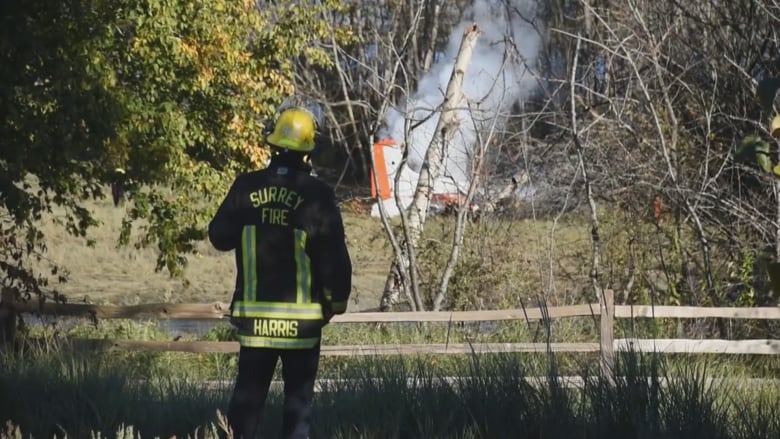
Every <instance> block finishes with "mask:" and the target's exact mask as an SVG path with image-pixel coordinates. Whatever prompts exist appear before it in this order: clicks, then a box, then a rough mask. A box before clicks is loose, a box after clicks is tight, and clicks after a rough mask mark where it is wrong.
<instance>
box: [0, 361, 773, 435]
mask: <svg viewBox="0 0 780 439" xmlns="http://www.w3.org/2000/svg"><path fill="white" fill-rule="evenodd" d="M530 358H535V360H530ZM452 361H454V362H455V363H456V366H457V368H455V369H453V368H452V367H451V366H452V365H450V366H448V367H446V368H444V367H441V366H440V365H438V364H436V363H434V362H432V361H430V359H429V358H419V357H418V358H401V357H395V356H388V357H369V358H365V359H362V360H357V361H354V362H351V363H350V365H349V367H344V368H342V369H340V373H339V375H338V376H337V377H335V379H332V380H324V381H323V382H322V383H321V386H320V388H319V392H318V394H317V396H316V398H315V418H314V431H313V434H312V437H316V438H505V437H506V438H509V437H512V438H526V437H527V438H531V437H533V438H564V437H566V438H568V437H581V438H627V437H631V438H683V437H684V438H685V439H697V438H707V439H711V438H714V439H718V438H738V439H742V438H744V439H747V438H772V437H780V388H778V386H777V384H774V383H772V382H763V383H762V384H761V385H750V384H749V383H748V382H740V381H738V380H737V381H713V380H711V379H710V377H711V376H712V375H713V373H712V371H710V370H709V369H708V367H706V366H703V365H690V366H678V365H675V366H674V367H672V366H669V365H668V364H667V363H665V362H664V361H663V359H662V358H661V357H658V356H654V355H646V354H633V353H629V354H621V355H620V356H619V357H618V361H617V362H616V371H615V372H616V376H617V378H616V379H615V380H614V381H610V380H607V379H605V378H603V377H600V376H599V375H598V374H597V373H595V372H594V371H593V370H590V369H589V366H586V365H583V367H582V370H581V373H580V374H579V377H575V378H578V379H577V380H576V382H575V383H574V385H572V384H571V382H569V381H566V380H564V379H561V378H560V377H559V376H558V369H557V364H556V363H557V360H556V356H553V355H550V356H549V357H547V358H546V359H544V358H543V357H539V356H537V357H523V356H516V355H515V356H508V355H499V354H495V355H491V354H486V355H479V356H476V355H475V356H469V357H465V358H460V359H457V360H452ZM0 362H1V364H0V366H2V368H1V369H0V422H6V421H9V420H10V421H12V423H13V424H14V425H16V426H18V428H19V430H20V431H21V433H22V434H23V435H24V437H34V438H50V437H54V436H57V437H65V436H66V435H67V437H71V438H81V437H90V436H91V435H93V434H94V435H96V434H98V433H99V434H100V435H101V437H104V438H109V437H121V438H124V437H128V438H131V437H132V438H135V437H143V438H152V437H165V438H167V437H171V436H172V435H176V436H177V437H180V438H181V437H186V436H187V435H193V437H194V432H195V431H196V430H199V434H198V437H213V435H212V433H213V432H214V431H215V430H216V427H215V425H216V424H217V422H218V419H217V411H218V410H221V411H223V412H224V410H225V407H226V405H227V401H228V398H229V393H230V384H229V383H230V381H231V379H232V378H233V377H232V376H225V377H223V378H224V382H223V383H222V384H221V385H214V384H213V383H211V384H209V383H206V382H204V381H201V380H198V379H193V378H192V377H191V376H189V375H188V374H187V373H186V369H182V370H179V369H177V368H176V367H175V364H172V365H171V367H170V368H169V369H159V370H156V371H155V372H154V375H151V376H147V377H145V379H138V373H137V371H136V370H133V369H131V366H130V365H129V364H128V363H125V362H116V361H113V360H112V357H110V356H106V355H102V354H101V355H96V354H94V353H87V352H80V351H78V350H74V349H70V348H68V347H67V346H60V347H59V348H58V349H36V348H31V349H27V350H25V351H23V352H19V353H15V354H9V355H6V356H5V357H2V358H1V359H0ZM532 363H537V364H532ZM542 368H546V370H547V371H548V373H547V376H541V377H538V376H532V375H531V374H530V372H531V371H536V370H540V369H542ZM453 371H455V372H457V374H455V375H453ZM280 416H281V395H279V394H278V393H272V394H271V397H270V399H269V401H268V405H267V410H266V412H265V413H264V418H263V425H262V431H263V437H269V438H270V437H278V434H279V424H280V422H279V421H280ZM126 425H129V426H132V429H131V430H127V429H126V428H125V429H123V427H122V426H126ZM128 431H129V433H128ZM0 437H3V435H2V434H0ZM8 437H13V436H11V435H10V434H9V436H8Z"/></svg>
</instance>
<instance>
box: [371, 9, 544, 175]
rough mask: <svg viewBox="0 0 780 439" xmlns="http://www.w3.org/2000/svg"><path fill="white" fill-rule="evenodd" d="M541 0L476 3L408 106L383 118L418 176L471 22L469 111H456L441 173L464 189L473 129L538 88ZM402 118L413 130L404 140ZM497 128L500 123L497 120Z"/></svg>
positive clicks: (504, 112)
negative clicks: (474, 34) (474, 35)
mask: <svg viewBox="0 0 780 439" xmlns="http://www.w3.org/2000/svg"><path fill="white" fill-rule="evenodd" d="M543 2H544V0H475V1H474V2H473V4H472V5H471V6H470V7H469V8H468V9H467V10H466V11H465V13H464V16H463V17H462V20H461V22H460V23H459V24H458V25H457V26H455V27H454V28H453V30H452V32H451V33H450V35H449V38H448V44H447V47H446V49H445V51H444V53H441V54H439V56H438V57H437V61H436V62H435V63H434V65H433V66H432V67H431V69H430V70H429V71H428V72H427V73H426V74H425V75H424V76H423V77H422V78H421V79H420V81H419V83H418V87H417V90H416V91H415V92H414V93H413V94H412V95H411V96H409V97H408V99H407V101H406V102H405V103H404V104H402V105H401V108H399V109H396V110H395V111H392V112H390V113H389V114H388V117H387V118H386V121H385V122H386V128H387V131H386V132H385V133H384V134H385V135H386V136H387V137H390V138H392V139H394V140H396V142H399V143H402V142H404V139H405V140H406V141H407V142H408V158H407V160H408V161H407V164H408V167H409V169H410V170H411V171H413V172H414V173H419V171H420V168H421V167H422V163H423V159H424V157H425V151H426V149H427V148H428V145H429V144H430V142H431V139H432V137H433V131H434V130H435V128H436V124H437V122H438V119H439V114H438V113H436V114H433V115H431V114H432V113H433V112H434V111H435V110H436V109H437V108H439V107H440V106H441V104H442V100H443V97H444V93H445V90H446V88H447V83H448V82H449V79H450V75H451V73H452V68H453V64H454V62H455V57H456V56H457V53H458V49H459V47H460V43H461V40H462V38H463V33H464V30H465V28H466V26H469V25H471V24H473V23H476V24H477V26H478V27H479V29H480V30H481V32H482V33H481V35H480V36H479V39H478V40H477V45H476V47H475V49H474V53H473V56H472V59H471V63H470V64H469V67H468V69H467V71H466V75H465V77H464V83H463V92H464V94H465V96H466V99H467V100H468V102H469V103H470V107H471V108H470V109H468V108H465V107H466V105H465V103H464V105H462V107H463V109H461V110H459V114H458V115H457V120H458V121H459V128H458V131H457V132H456V133H455V134H454V136H453V138H452V140H451V142H450V143H449V144H448V145H447V150H446V151H445V157H446V158H445V162H444V165H445V168H444V174H445V176H446V177H449V179H451V180H452V181H454V183H455V184H456V185H457V186H458V188H459V189H460V190H464V189H465V187H466V185H467V184H468V180H469V174H470V163H471V158H472V152H473V148H474V145H475V142H476V139H477V137H476V130H477V129H480V128H481V127H485V126H486V125H487V124H491V123H492V122H493V121H494V120H495V118H500V119H504V118H505V117H506V115H507V114H508V111H509V110H510V109H511V108H512V106H513V105H514V104H516V103H518V102H522V101H523V100H524V99H527V98H528V97H529V96H530V95H531V94H532V93H533V92H534V90H535V89H536V88H537V81H536V79H535V77H534V67H535V66H536V61H537V54H538V52H539V49H540V47H541V44H542V35H541V32H542V28H541V20H540V19H539V18H538V17H540V16H541V11H540V8H541V7H542V6H543ZM405 117H408V118H410V119H411V120H410V124H411V125H415V124H418V123H419V122H420V121H423V120H425V118H428V117H430V118H429V119H427V120H426V121H425V122H422V123H420V124H419V125H418V126H417V127H416V128H414V130H412V131H411V132H410V133H409V135H408V137H405V136H404V131H405ZM499 124H500V120H499Z"/></svg>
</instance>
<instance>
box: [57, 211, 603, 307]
mask: <svg viewBox="0 0 780 439" xmlns="http://www.w3.org/2000/svg"><path fill="white" fill-rule="evenodd" d="M89 208H90V209H91V210H92V211H93V212H94V215H95V216H96V218H97V219H98V221H100V225H99V226H98V227H95V228H93V229H91V230H90V232H89V235H88V239H90V240H93V241H94V245H93V246H88V245H87V243H86V240H85V239H83V238H76V237H73V236H70V235H68V234H67V233H66V232H65V231H64V230H63V229H62V228H61V227H59V226H56V225H55V224H53V223H52V222H51V218H49V219H48V220H46V221H45V222H44V224H43V229H44V232H45V233H46V236H47V240H48V241H47V242H48V249H49V253H48V257H49V258H50V260H51V262H53V263H55V264H58V265H60V266H62V267H64V268H65V269H66V270H67V272H68V273H69V281H68V282H67V283H64V284H59V285H56V288H57V290H58V291H59V292H61V293H62V294H64V295H65V296H67V297H68V298H69V300H71V301H82V300H86V301H89V302H91V303H101V304H118V305H126V304H137V303H152V302H212V301H227V300H229V298H230V296H231V292H232V290H233V282H234V276H235V274H234V273H235V272H234V270H235V268H234V260H233V255H232V253H221V252H218V251H216V250H214V249H213V248H211V246H210V245H209V244H208V243H207V242H202V243H200V244H199V246H198V248H199V254H197V255H191V256H190V257H189V265H188V268H187V270H186V273H185V275H184V277H183V278H171V277H170V276H169V275H168V274H167V273H166V272H155V270H154V268H155V257H156V253H155V249H154V248H146V249H135V248H134V247H132V246H129V247H118V246H117V242H118V237H119V229H120V226H121V222H122V218H123V215H124V213H125V209H124V208H122V207H119V208H115V207H114V206H113V205H112V204H111V201H110V200H97V201H95V202H93V203H92V204H91V205H90V206H89ZM344 221H345V228H346V233H347V240H348V246H349V249H350V253H351V256H352V259H353V268H354V275H353V276H354V277H353V285H354V288H353V294H352V301H351V303H350V310H352V311H358V310H366V309H371V308H374V307H376V306H377V304H378V301H379V296H380V294H381V291H382V289H383V287H384V281H385V275H386V273H387V269H388V267H389V263H390V260H391V257H392V251H391V248H390V245H389V244H388V242H387V239H386V236H385V232H384V229H383V227H382V224H381V222H380V221H379V219H376V218H371V217H369V216H367V215H366V214H364V213H357V212H354V213H353V212H351V211H349V210H345V213H344ZM451 227H452V221H451V220H450V219H447V218H434V219H432V220H431V221H429V224H428V226H427V229H426V234H425V238H426V239H425V240H424V244H423V249H422V251H421V256H420V260H421V261H422V263H421V271H422V272H423V277H424V278H427V279H429V282H427V283H426V285H428V287H431V288H432V287H433V285H434V284H435V283H436V282H438V279H439V277H440V274H439V273H440V270H441V266H442V264H443V263H444V261H446V255H447V251H448V249H449V246H450V240H451V238H450V233H451ZM551 227H552V222H550V221H531V220H519V221H499V220H491V221H481V222H479V223H475V224H472V225H471V226H470V227H469V228H468V231H469V232H468V235H467V240H466V243H465V246H464V247H465V251H464V252H463V254H462V256H461V260H462V263H461V264H460V265H459V269H458V271H457V272H456V277H455V279H454V280H453V284H452V287H451V289H452V291H454V293H453V294H454V295H455V296H458V297H460V296H471V294H467V293H468V292H469V291H470V290H472V289H473V288H479V289H480V291H475V292H474V294H473V295H474V296H475V297H476V298H477V299H475V300H471V299H468V300H466V302H468V303H466V302H464V301H462V300H461V301H459V302H458V306H464V307H496V306H504V305H506V306H514V305H516V304H517V301H516V300H515V299H516V298H521V299H523V300H535V299H533V298H535V297H537V296H538V295H540V294H541V293H542V292H547V293H550V294H551V295H552V296H554V297H555V298H560V300H561V301H565V302H571V301H574V300H576V299H578V298H580V293H579V291H578V288H579V287H578V286H577V285H583V283H582V279H583V276H584V275H585V272H586V268H587V267H586V265H587V264H586V263H585V262H586V259H584V258H586V257H587V253H586V252H587V251H588V248H589V241H588V238H587V235H586V228H585V226H584V224H577V223H576V222H575V223H571V224H564V223H561V224H558V225H557V226H556V235H555V239H554V241H553V245H552V246H551V244H550V230H551ZM553 255H554V257H552V256H553ZM550 270H552V273H553V277H552V279H554V282H551V281H550V279H551V277H550V272H551V271H550ZM424 286H425V285H424ZM488 296H489V297H490V299H489V300H488V299H486V297H488Z"/></svg>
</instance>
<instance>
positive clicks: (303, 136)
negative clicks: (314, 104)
mask: <svg viewBox="0 0 780 439" xmlns="http://www.w3.org/2000/svg"><path fill="white" fill-rule="evenodd" d="M315 131H317V122H316V120H315V118H314V116H313V115H312V114H311V113H310V112H308V111H306V110H304V109H302V108H288V109H286V110H284V111H282V114H280V115H279V118H278V119H276V123H275V124H274V130H273V132H272V133H271V134H269V135H268V137H267V138H266V140H267V141H268V143H270V144H271V145H273V146H276V147H279V148H285V149H288V150H290V151H298V152H311V151H313V150H314V146H315V145H314V133H315Z"/></svg>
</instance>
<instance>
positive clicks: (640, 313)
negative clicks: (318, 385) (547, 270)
mask: <svg viewBox="0 0 780 439" xmlns="http://www.w3.org/2000/svg"><path fill="white" fill-rule="evenodd" d="M8 303H9V301H8V300H5V301H4V306H6V308H8V307H9V305H8ZM10 308H11V309H12V311H13V312H14V313H33V314H39V315H49V316H79V317H87V318H92V319H97V320H101V319H120V318H121V319H138V318H156V319H189V320H224V319H226V318H227V317H226V313H227V310H228V305H227V304H224V303H213V304H168V303H160V304H143V305H133V306H102V305H90V304H70V303H52V302H46V303H42V304H41V303H39V302H36V301H27V302H12V303H11V304H10ZM568 317H593V318H594V319H595V318H596V317H598V321H599V326H600V327H599V342H592V343H446V344H442V343H432V344H370V345H340V346H323V347H322V354H323V355H325V356H352V355H383V354H401V355H404V354H464V353H497V352H547V351H553V352H600V353H601V358H602V362H603V365H604V366H605V367H608V366H609V365H611V364H612V359H613V355H614V352H615V351H624V350H634V351H645V352H648V351H649V352H660V353H689V354H697V353H715V354H750V355H756V354H758V355H777V354H780V340H778V339H760V340H756V339H753V340H722V339H700V340H696V339H625V338H624V339H616V338H615V337H614V335H615V333H614V320H615V319H642V318H651V319H652V318H672V319H698V318H720V319H756V320H766V319H768V320H778V319H780V307H763V308H741V307H725V308H714V307H691V306H647V305H618V306H615V303H614V293H613V292H612V291H610V290H607V291H605V294H604V297H603V299H602V301H600V302H599V303H593V304H583V305H569V306H557V307H533V308H532V307H527V308H523V309H510V310H494V311H440V312H355V313H347V314H344V315H339V316H336V317H335V318H334V319H333V320H332V322H331V323H335V324H344V323H398V322H451V323H456V322H482V321H507V320H519V321H540V320H547V319H550V320H553V319H560V318H568ZM90 342H91V346H94V348H95V349H102V350H105V349H121V350H130V351H147V352H162V351H177V352H195V353H233V352H237V351H238V349H239V345H238V343H237V342H210V341H135V340H90Z"/></svg>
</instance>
